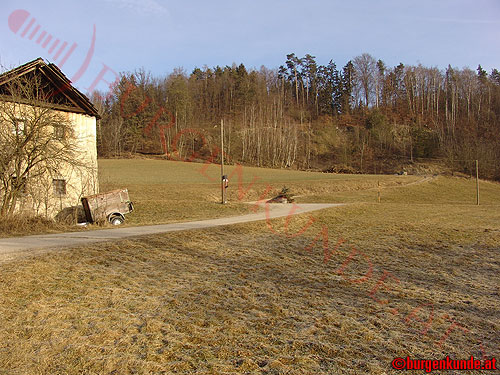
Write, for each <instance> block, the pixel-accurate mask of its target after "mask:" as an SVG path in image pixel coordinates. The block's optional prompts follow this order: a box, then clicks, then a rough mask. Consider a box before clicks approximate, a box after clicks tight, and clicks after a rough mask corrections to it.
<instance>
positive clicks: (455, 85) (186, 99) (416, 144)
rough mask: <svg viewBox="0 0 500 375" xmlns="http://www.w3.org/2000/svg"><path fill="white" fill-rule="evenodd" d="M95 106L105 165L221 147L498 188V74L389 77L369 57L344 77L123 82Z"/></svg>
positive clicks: (202, 73)
mask: <svg viewBox="0 0 500 375" xmlns="http://www.w3.org/2000/svg"><path fill="white" fill-rule="evenodd" d="M92 99H93V101H94V103H95V104H96V106H97V107H98V109H99V111H100V113H101V115H102V119H101V120H100V123H99V126H98V150H99V154H100V155H101V156H109V155H124V154H127V153H138V152H139V153H150V154H164V155H166V157H168V158H172V159H181V160H183V159H185V158H190V160H192V159H206V158H208V157H210V155H211V153H213V150H214V148H215V147H216V146H217V145H218V144H219V139H218V137H219V134H220V133H219V130H218V128H217V126H218V124H219V123H220V120H221V119H223V120H224V124H225V139H224V141H225V142H224V143H225V145H226V147H225V152H226V153H227V154H228V155H229V156H230V157H231V160H234V161H238V162H240V163H243V164H250V165H257V166H269V167H282V168H300V169H309V168H314V169H328V168H333V169H332V170H346V171H352V172H363V173H379V172H394V171H395V170H397V169H401V168H403V167H404V166H405V165H408V164H411V163H414V162H416V161H419V160H424V161H431V160H436V161H438V162H439V163H445V164H447V165H448V167H450V168H452V169H453V170H455V171H461V172H466V173H468V172H470V171H471V167H472V161H473V160H476V159H478V160H479V161H480V165H481V174H482V176H483V177H487V178H493V179H498V180H500V166H499V162H500V137H499V134H500V73H499V71H498V70H497V69H493V70H492V71H491V72H489V73H488V72H486V71H485V70H484V69H483V68H482V67H481V66H480V65H479V66H478V67H477V69H476V70H472V69H470V68H462V69H458V68H454V67H452V66H448V67H447V68H446V69H445V70H440V69H438V68H435V67H425V66H422V65H418V66H412V65H404V64H402V63H401V64H399V65H397V66H394V67H388V66H387V65H386V64H385V63H384V62H383V61H382V60H377V59H375V58H374V57H373V56H371V55H369V54H367V53H364V54H361V55H359V56H356V57H355V58H353V59H352V60H350V61H348V62H347V63H346V64H345V65H343V66H341V67H337V65H336V63H335V62H334V61H333V60H331V61H330V62H329V63H328V64H326V65H319V64H318V63H317V62H316V59H315V57H314V56H312V55H309V54H306V55H305V56H304V57H298V56H296V55H295V54H293V53H292V54H289V55H287V56H286V61H285V62H284V64H283V65H281V66H280V67H279V68H277V69H268V68H266V67H265V66H262V67H261V68H260V69H258V70H257V69H248V68H247V67H245V66H244V65H243V64H240V65H236V64H233V65H232V66H224V67H220V66H216V67H213V68H210V67H207V66H205V67H203V68H195V69H194V70H193V71H192V72H191V73H190V74H187V73H186V72H185V71H184V70H183V69H181V68H178V69H175V70H174V71H173V72H171V73H170V74H168V75H166V76H161V77H154V76H152V75H151V74H150V73H148V72H146V71H145V70H143V69H140V70H137V71H134V72H127V73H122V74H121V75H120V79H119V81H118V82H117V83H116V84H115V85H114V86H113V88H112V89H111V91H110V92H109V93H108V94H107V95H104V94H99V93H94V94H93V96H92Z"/></svg>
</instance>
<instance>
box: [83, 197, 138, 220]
mask: <svg viewBox="0 0 500 375" xmlns="http://www.w3.org/2000/svg"><path fill="white" fill-rule="evenodd" d="M82 205H83V210H84V211H85V217H86V219H87V221H88V222H89V223H101V222H105V221H109V222H110V223H111V224H113V225H120V224H122V223H123V222H124V221H125V215H126V214H128V213H129V212H132V211H133V210H134V205H133V203H132V202H131V201H130V199H129V196H128V190H127V189H118V190H113V191H109V192H107V193H100V194H95V195H90V196H88V197H83V198H82Z"/></svg>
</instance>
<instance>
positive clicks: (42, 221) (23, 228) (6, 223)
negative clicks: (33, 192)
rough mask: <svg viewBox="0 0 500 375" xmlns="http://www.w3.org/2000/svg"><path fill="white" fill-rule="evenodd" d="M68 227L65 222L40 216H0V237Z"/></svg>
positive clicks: (59, 230) (48, 231)
mask: <svg viewBox="0 0 500 375" xmlns="http://www.w3.org/2000/svg"><path fill="white" fill-rule="evenodd" d="M69 229H70V226H68V225H66V224H62V223H58V222H56V221H54V220H50V219H46V218H44V217H41V216H24V215H14V216H8V217H1V218H0V237H8V236H26V235H30V234H40V233H56V232H63V231H67V230H69ZM73 230H74V229H73Z"/></svg>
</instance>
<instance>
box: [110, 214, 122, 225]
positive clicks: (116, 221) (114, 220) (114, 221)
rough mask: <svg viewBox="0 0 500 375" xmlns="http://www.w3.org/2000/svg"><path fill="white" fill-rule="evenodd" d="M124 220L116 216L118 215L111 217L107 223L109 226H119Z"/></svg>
mask: <svg viewBox="0 0 500 375" xmlns="http://www.w3.org/2000/svg"><path fill="white" fill-rule="evenodd" d="M124 221H125V220H124V219H123V217H121V216H118V215H113V216H110V218H109V222H110V223H111V225H121V224H123V222H124Z"/></svg>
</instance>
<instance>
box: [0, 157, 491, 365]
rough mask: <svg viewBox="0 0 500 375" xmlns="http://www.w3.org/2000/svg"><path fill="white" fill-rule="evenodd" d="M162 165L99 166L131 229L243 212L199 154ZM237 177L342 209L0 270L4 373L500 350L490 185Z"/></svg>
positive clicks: (52, 256) (383, 359)
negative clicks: (203, 168)
mask: <svg viewBox="0 0 500 375" xmlns="http://www.w3.org/2000/svg"><path fill="white" fill-rule="evenodd" d="M172 167H175V168H169V167H168V163H167V164H165V163H161V162H159V163H158V164H157V163H156V161H155V162H154V163H149V162H148V161H140V160H139V161H129V160H109V161H108V160H102V161H101V170H102V171H103V175H102V177H101V182H102V183H103V186H104V187H107V188H114V187H122V186H123V187H128V188H129V191H130V195H131V197H132V198H133V199H134V200H135V201H136V202H137V204H136V206H137V210H136V212H135V213H133V214H131V215H130V222H132V223H139V224H144V223H148V222H154V220H156V219H157V220H158V221H160V222H169V221H179V220H180V219H181V218H182V219H184V218H186V219H195V218H199V217H204V216H203V215H207V216H209V217H215V216H223V215H232V214H237V213H238V212H247V210H248V205H245V204H243V203H239V202H238V199H237V198H238V197H237V183H233V184H232V185H231V186H232V188H233V189H234V190H233V191H232V192H231V194H232V195H231V200H232V203H231V204H229V205H228V206H227V207H224V208H221V207H220V205H217V201H218V189H217V186H218V185H217V182H210V181H203V179H202V178H203V177H200V176H199V174H198V175H197V174H196V173H193V172H194V170H195V169H196V168H200V165H199V164H187V163H186V164H184V165H182V166H179V165H177V164H175V165H172ZM213 168H216V167H215V166H213ZM246 169H247V168H244V171H245V173H244V178H246V180H245V181H246V182H248V181H251V179H252V178H253V177H252V173H254V174H258V175H259V176H261V178H262V181H261V182H259V184H260V185H255V186H254V187H253V188H252V189H250V192H249V193H248V200H255V199H257V198H258V196H259V193H260V192H261V191H262V190H260V189H264V188H265V186H266V184H269V185H270V186H272V188H273V189H274V190H273V191H274V192H277V191H278V190H280V188H281V187H282V185H284V184H286V185H287V186H289V187H290V188H291V190H292V192H294V193H296V194H297V195H300V197H299V198H298V199H297V200H298V202H299V204H300V202H319V201H322V202H350V203H351V204H349V205H347V206H343V207H336V208H332V209H327V210H322V211H317V212H314V213H312V214H311V215H301V216H296V217H293V218H290V220H289V222H288V224H287V220H286V219H276V220H273V221H271V222H268V223H266V222H265V221H263V222H256V223H250V224H242V225H234V226H227V227H221V228H216V229H210V230H196V231H189V232H179V233H169V234H164V235H157V236H152V237H145V238H135V239H129V240H125V241H120V242H115V243H107V244H99V245H92V246H88V247H84V248H83V247H82V248H75V249H67V250H63V251H57V252H46V253H44V254H39V255H37V256H36V257H35V256H33V257H29V256H23V257H22V258H19V259H17V260H14V261H10V262H5V263H3V264H0V267H1V270H0V286H1V290H2V292H1V293H0V374H51V375H52V374H393V373H394V374H397V373H401V371H395V370H392V369H391V361H392V359H393V358H395V357H406V356H411V357H413V358H420V359H441V358H443V357H445V356H446V355H450V357H452V358H455V359H468V358H470V356H471V355H474V356H475V357H479V358H481V357H482V355H486V356H487V357H491V356H497V357H498V356H499V354H500V352H499V348H500V338H499V335H498V333H499V332H500V185H499V184H495V183H488V182H484V183H483V184H482V186H481V194H482V195H481V202H482V205H481V206H475V205H474V203H475V196H474V194H475V187H474V182H473V181H471V180H468V179H464V178H451V177H437V178H433V179H428V180H422V177H418V176H335V175H322V174H310V173H304V172H286V171H271V170H258V169H255V170H254V169H250V168H249V171H248V172H250V173H247V172H246ZM211 173H213V175H214V176H215V177H217V175H218V170H217V169H213V170H211ZM248 176H249V177H248ZM215 177H214V178H215ZM378 181H380V183H381V184H382V186H383V188H382V189H381V195H382V202H381V203H377V202H376V198H377V189H376V187H377V182H378ZM184 182H185V183H184ZM411 183H413V184H411ZM151 194H156V196H155V197H154V198H153V197H151V196H150V195H151ZM270 195H271V194H270ZM245 200H247V199H246V198H245ZM155 208H157V210H156V211H153V212H151V210H153V209H155ZM311 221H312V224H311V225H310V226H307V225H308V223H309V222H311ZM304 227H306V229H305V230H304V229H303V228H304ZM320 233H323V234H324V235H325V236H320V235H319V234H320ZM326 233H327V237H328V239H329V243H328V246H329V247H328V251H329V252H328V253H327V256H330V255H331V256H330V257H329V259H328V261H327V262H325V254H324V250H325V249H324V247H323V245H324V243H323V240H324V239H325V238H326ZM341 238H342V239H343V241H344V242H341V241H339V239H341ZM314 239H317V241H316V242H314ZM337 245H338V246H337ZM330 251H331V252H332V253H331V254H330ZM414 373H423V372H422V371H420V372H414ZM433 373H443V374H444V373H446V374H458V372H454V371H443V372H439V371H438V372H436V371H435V372H433ZM467 373H468V374H480V373H484V374H487V373H495V372H491V371H484V372H480V371H478V372H474V371H468V372H467ZM497 373H498V372H497Z"/></svg>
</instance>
